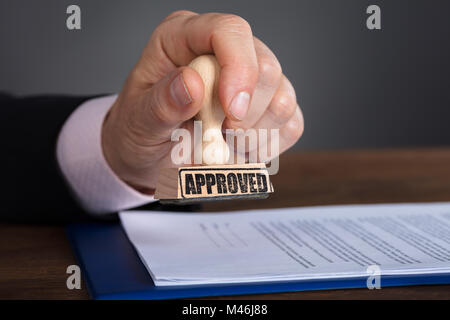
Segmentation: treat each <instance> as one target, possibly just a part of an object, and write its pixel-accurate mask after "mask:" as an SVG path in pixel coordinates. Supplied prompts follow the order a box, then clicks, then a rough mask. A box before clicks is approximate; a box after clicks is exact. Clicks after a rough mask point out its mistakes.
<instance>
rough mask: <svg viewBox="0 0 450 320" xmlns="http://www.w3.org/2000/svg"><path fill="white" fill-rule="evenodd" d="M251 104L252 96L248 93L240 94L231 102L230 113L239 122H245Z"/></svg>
mask: <svg viewBox="0 0 450 320" xmlns="http://www.w3.org/2000/svg"><path fill="white" fill-rule="evenodd" d="M249 104H250V94H249V93H248V92H245V91H242V92H239V93H238V94H237V95H236V96H235V97H234V98H233V100H232V101H231V104H230V109H229V110H230V113H231V114H232V115H233V117H235V118H236V119H238V120H243V119H244V118H245V116H246V115H247V112H248V107H249Z"/></svg>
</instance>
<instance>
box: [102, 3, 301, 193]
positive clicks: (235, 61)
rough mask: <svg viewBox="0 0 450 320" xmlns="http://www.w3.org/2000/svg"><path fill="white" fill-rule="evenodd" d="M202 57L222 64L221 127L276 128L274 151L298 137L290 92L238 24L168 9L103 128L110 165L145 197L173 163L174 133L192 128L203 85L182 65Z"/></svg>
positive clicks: (272, 61) (275, 65)
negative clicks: (210, 56) (277, 139)
mask: <svg viewBox="0 0 450 320" xmlns="http://www.w3.org/2000/svg"><path fill="white" fill-rule="evenodd" d="M203 54H214V55H215V56H216V58H217V60H218V62H219V64H220V66H221V74H220V78H219V85H218V90H219V92H218V94H219V99H220V102H221V104H222V106H223V109H224V113H225V115H226V119H225V121H224V123H223V129H224V130H226V129H239V128H242V129H244V130H245V129H249V128H255V129H260V128H265V129H279V130H280V131H279V135H280V153H282V152H284V151H285V150H287V149H288V148H290V147H291V146H292V145H294V144H295V142H297V140H298V139H299V138H300V136H301V135H302V133H303V116H302V113H301V110H300V108H299V106H298V103H297V98H296V94H295V90H294V88H293V87H292V85H291V83H290V82H289V80H288V79H287V78H286V77H285V76H284V75H283V73H282V70H281V66H280V63H279V62H278V60H277V58H276V56H275V55H274V54H273V53H272V51H271V50H270V49H269V48H268V47H267V46H266V45H265V44H264V43H263V42H262V41H260V40H259V39H257V38H256V37H254V36H253V35H252V31H251V27H250V25H249V24H248V23H247V22H246V21H245V20H244V19H242V18H241V17H239V16H236V15H231V14H219V13H207V14H201V15H199V14H196V13H194V12H190V11H177V12H174V13H172V14H170V15H169V16H168V17H167V18H165V19H164V20H163V21H162V22H161V24H160V25H159V26H158V27H157V28H156V29H155V31H154V32H153V34H152V36H151V38H150V40H149V42H148V44H147V45H146V47H145V48H144V50H143V52H142V55H141V57H140V59H139V61H138V62H137V64H136V65H135V66H134V68H133V69H132V70H131V72H130V74H129V76H128V78H127V80H126V82H125V84H124V86H123V88H122V91H121V92H120V94H119V97H118V99H117V101H116V102H115V104H114V106H113V107H112V109H111V110H110V112H109V114H108V116H107V117H106V119H105V122H104V124H103V131H102V147H103V152H104V154H105V158H106V160H107V162H108V164H109V165H110V166H111V168H112V169H113V171H114V172H115V173H116V174H117V175H118V176H119V177H120V178H121V179H122V180H123V181H125V182H126V183H128V184H129V185H131V186H132V187H134V188H135V189H137V190H139V191H141V192H144V193H147V194H151V193H152V192H153V191H154V188H155V186H156V182H157V178H158V173H159V171H160V169H161V168H167V167H172V166H173V164H172V161H171V158H170V152H171V148H172V146H173V142H172V141H171V140H170V137H171V134H172V132H173V130H174V129H176V128H186V129H188V130H191V131H192V128H193V120H192V117H193V116H194V115H195V114H196V113H197V112H198V111H199V109H200V107H201V102H202V99H203V90H204V88H203V82H202V80H201V78H200V76H199V75H198V73H197V72H196V71H195V70H193V69H191V68H189V67H186V65H188V64H189V63H190V62H191V61H192V60H193V59H194V58H196V57H197V56H200V55H203ZM242 92H244V93H245V94H242ZM239 93H241V95H240V97H243V96H244V97H245V96H247V94H248V95H249V96H250V104H249V106H248V108H246V104H245V99H240V100H241V102H242V100H244V102H243V103H241V104H240V105H236V103H233V101H236V99H235V100H233V98H234V97H236V96H237V95H238V94H239ZM269 136H270V135H269ZM268 143H269V144H270V141H269V142H268ZM247 151H249V150H247ZM274 156H275V155H274Z"/></svg>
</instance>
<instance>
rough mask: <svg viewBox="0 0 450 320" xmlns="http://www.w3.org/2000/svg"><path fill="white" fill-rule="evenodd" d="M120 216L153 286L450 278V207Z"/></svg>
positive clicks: (366, 206) (336, 207)
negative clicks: (376, 273) (377, 276)
mask: <svg viewBox="0 0 450 320" xmlns="http://www.w3.org/2000/svg"><path fill="white" fill-rule="evenodd" d="M120 218H121V221H122V224H123V226H124V229H125V231H126V233H127V235H128V237H129V239H130V240H131V242H132V243H133V245H134V246H135V248H136V250H137V252H138V253H139V255H140V257H141V259H142V262H143V263H144V264H145V266H146V267H147V269H148V271H149V273H150V274H151V276H152V278H153V281H154V282H155V285H156V286H174V285H205V284H224V283H255V282H278V281H298V280H311V279H337V278H342V279H344V278H355V277H368V276H370V275H371V274H373V273H374V270H380V271H381V275H413V274H425V275H426V274H449V273H450V203H434V204H394V205H354V206H329V207H310V208H289V209H276V210H258V211H256V210H255V211H240V212H221V213H168V212H156V211H152V212H148V211H147V212H144V211H127V212H122V213H121V214H120Z"/></svg>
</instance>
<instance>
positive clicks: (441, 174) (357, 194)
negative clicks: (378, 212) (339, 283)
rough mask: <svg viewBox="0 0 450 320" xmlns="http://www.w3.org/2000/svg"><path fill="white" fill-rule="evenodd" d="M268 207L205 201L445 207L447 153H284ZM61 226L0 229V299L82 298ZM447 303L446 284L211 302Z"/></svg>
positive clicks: (449, 288) (219, 206) (449, 175)
mask: <svg viewBox="0 0 450 320" xmlns="http://www.w3.org/2000/svg"><path fill="white" fill-rule="evenodd" d="M271 180H272V183H273V185H274V188H275V193H274V194H272V195H271V197H270V198H269V199H267V200H256V201H242V200H241V201H228V202H210V203H206V204H205V205H204V207H203V209H204V210H212V211H219V210H242V209H258V208H277V207H292V206H312V205H329V204H351V203H388V202H428V201H450V148H442V149H417V150H410V149H408V150H372V151H348V152H311V153H288V154H285V155H283V156H282V157H281V159H280V171H279V173H278V174H277V175H275V176H273V177H272V178H271ZM75 263H76V262H75V260H74V257H73V254H72V251H71V249H70V247H69V244H68V242H67V239H66V236H65V233H64V227H63V226H34V225H12V224H0V299H88V298H89V297H88V294H87V291H86V289H85V285H84V283H83V286H82V290H68V289H67V287H66V279H67V274H66V268H67V266H68V265H71V264H75ZM231 298H232V299H450V285H436V286H412V287H394V288H382V289H381V290H367V289H351V290H325V291H309V292H296V293H277V294H263V295H246V296H233V297H218V298H214V299H231Z"/></svg>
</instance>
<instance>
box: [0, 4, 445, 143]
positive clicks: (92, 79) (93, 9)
mask: <svg viewBox="0 0 450 320" xmlns="http://www.w3.org/2000/svg"><path fill="white" fill-rule="evenodd" d="M69 4H78V5H80V7H81V10H82V30H81V31H68V30H67V29H66V26H65V21H66V17H67V15H66V13H65V11H66V8H67V6H68V5H69ZM369 4H377V5H379V6H380V7H381V10H382V30H381V31H369V30H367V29H366V27H365V21H366V18H367V15H366V14H365V9H366V8H367V6H368V5H369ZM177 9H189V10H193V11H197V12H208V11H216V12H229V13H235V14H238V15H241V16H242V17H244V18H245V19H247V21H249V22H250V24H251V25H252V27H253V31H254V34H255V35H256V36H258V37H260V38H261V39H262V40H263V41H264V42H266V43H267V44H268V45H269V46H270V47H271V48H272V49H273V51H274V52H275V54H276V55H277V56H278V57H279V60H280V61H281V64H282V66H283V69H284V72H285V74H286V75H287V76H288V77H289V78H290V79H291V80H292V82H293V84H294V87H295V88H296V90H297V94H298V97H299V102H300V105H301V107H302V109H303V112H304V115H305V134H304V136H303V138H302V139H301V141H300V142H299V143H298V144H297V146H296V148H298V149H330V148H333V149H334V148H371V147H397V146H423V145H446V144H449V143H450V130H449V128H448V119H449V118H450V88H449V85H450V79H449V78H450V61H449V60H450V41H449V39H450V19H449V12H450V1H444V0H443V1H439V0H433V1H426V0H421V1H413V0H409V1H408V0H402V1H400V0H390V1H375V0H373V1H365V0H352V1H350V0H340V1H336V0H326V1H325V0H309V1H307V0H304V1H299V0H296V1H295V0H291V1H288V0H276V1H274V0H271V1H265V0H264V1H263V0H258V1H245V0H227V1H221V2H218V1H213V0H204V1H201V0H195V1H172V0H166V1H150V0H128V1H111V0H95V1H93V0H90V1H80V0H73V1H65V0H40V1H32V0H28V1H24V0H0V40H1V50H0V90H1V91H8V92H12V93H15V94H19V95H24V94H48V93H66V94H76V95H80V94H83V95H85V94H98V93H110V92H117V91H118V90H119V89H120V87H121V85H122V82H123V81H124V79H125V77H126V75H127V73H128V71H129V70H130V68H131V67H132V65H133V64H134V63H135V62H136V60H137V58H138V56H139V54H140V51H141V49H142V48H143V47H144V45H145V43H146V41H147V40H148V38H149V36H150V34H151V33H152V30H153V29H154V28H155V27H156V26H157V24H158V23H159V22H160V21H161V20H162V19H163V18H164V17H165V16H167V15H168V14H169V13H170V12H171V11H174V10H177Z"/></svg>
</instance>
